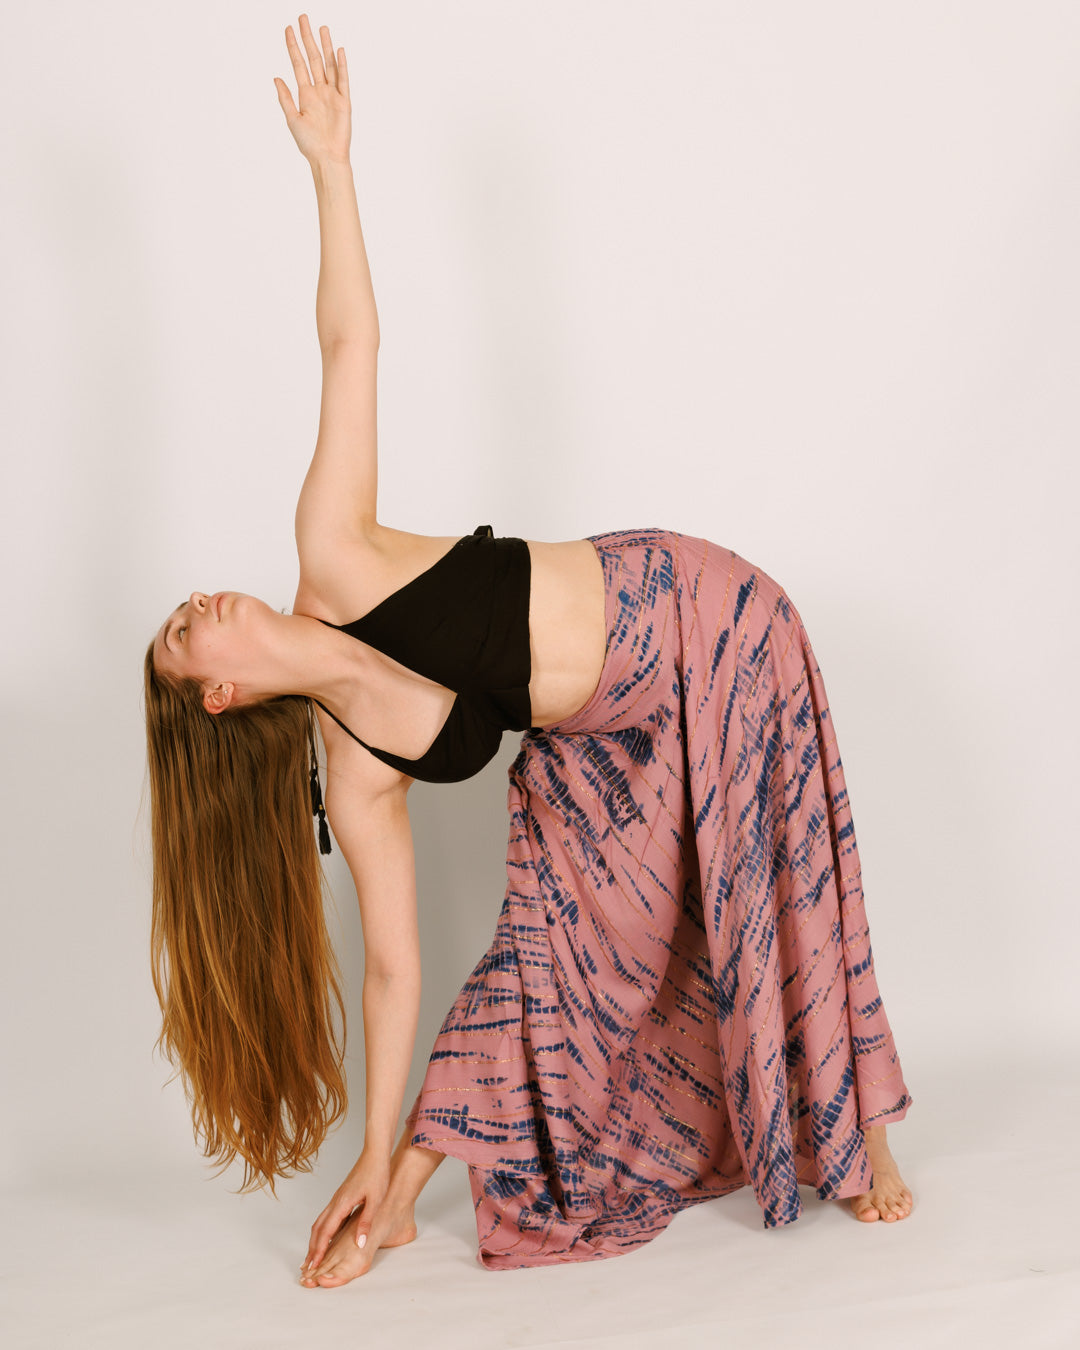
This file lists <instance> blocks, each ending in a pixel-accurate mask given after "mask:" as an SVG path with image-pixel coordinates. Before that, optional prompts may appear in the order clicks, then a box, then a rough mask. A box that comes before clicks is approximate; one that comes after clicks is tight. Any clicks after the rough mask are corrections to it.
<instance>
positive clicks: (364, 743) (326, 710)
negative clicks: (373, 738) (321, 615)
mask: <svg viewBox="0 0 1080 1350" xmlns="http://www.w3.org/2000/svg"><path fill="white" fill-rule="evenodd" d="M324 622H325V620H324ZM311 701H312V703H318V704H319V707H320V708H321V709H322V710H323V712H324V713H325V714H326V715H327V717H333V719H334V721H335V722H336V723H337V724H338V726H339V727H340V728H341V729H342V731H348V732H349V735H350V736H351V737H352V738H353V740H354V741H355V742H356V743H357V745H362V746H363V747H364V749H365V750H370V749H371V746H370V745H368V743H367V741H362V740H361V739H360V737H359V736H358V735H357V734H356V732H355V731H351V730H349V728H348V727H347V726H346V725H345V723H344V722H343V721H342V720H341V718H340V717H334V714H333V713H332V712H331V711H330V709H329V708H328V707H327V706H326V704H325V703H319V700H318V699H317V698H315V699H312V700H311Z"/></svg>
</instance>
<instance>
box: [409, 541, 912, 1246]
mask: <svg viewBox="0 0 1080 1350" xmlns="http://www.w3.org/2000/svg"><path fill="white" fill-rule="evenodd" d="M590 538H591V542H592V543H593V545H594V546H595V548H596V550H597V553H598V555H599V557H600V560H601V562H602V564H603V568H604V575H605V580H606V597H607V600H606V603H607V625H608V646H607V655H606V658H605V663H604V667H603V673H602V675H601V677H600V682H599V685H598V686H597V689H596V691H595V693H594V694H593V696H592V698H591V699H590V700H589V702H588V703H587V704H586V705H585V707H583V708H582V709H581V710H580V711H579V712H578V713H576V714H575V715H574V716H573V717H570V718H568V719H566V720H565V721H563V722H561V723H559V724H558V725H556V726H553V727H548V728H546V729H543V730H540V729H534V730H531V731H528V732H526V733H525V735H524V736H523V737H522V741H521V750H520V753H519V754H518V756H517V758H516V759H515V760H514V763H513V764H512V765H511V766H510V769H509V778H510V788H509V793H508V806H509V811H510V840H509V849H508V853H507V859H506V867H507V877H508V885H507V890H506V896H505V899H504V901H503V905H502V909H501V911H500V913H499V918H498V923H497V925H496V929H495V937H494V940H493V942H492V944H491V947H490V948H489V950H488V951H487V952H486V953H485V955H484V956H483V958H482V959H481V961H480V962H479V964H478V965H477V966H476V968H475V970H474V971H473V973H472V974H471V975H470V977H469V979H468V981H467V983H466V985H465V987H464V988H463V989H462V991H461V993H460V995H459V996H458V998H457V999H456V1000H455V1002H454V1004H453V1006H452V1007H451V1009H450V1011H449V1012H448V1013H447V1016H446V1019H445V1021H444V1023H443V1025H442V1028H441V1030H440V1032H439V1034H438V1037H437V1039H436V1041H435V1045H434V1048H433V1050H432V1054H431V1059H430V1063H429V1066H428V1069H427V1072H426V1076H425V1078H424V1082H423V1086H422V1088H421V1090H420V1093H419V1095H418V1096H417V1099H416V1102H415V1103H414V1105H413V1107H412V1110H411V1112H410V1114H409V1116H408V1120H407V1125H406V1128H407V1130H408V1131H409V1134H410V1142H411V1143H412V1144H417V1145H420V1146H422V1147H424V1148H429V1149H435V1150H437V1151H438V1152H441V1153H445V1154H451V1155H453V1156H454V1157H458V1158H461V1159H463V1160H464V1161H465V1162H466V1163H467V1164H468V1167H469V1177H470V1182H471V1186H472V1194H473V1199H474V1203H475V1208H476V1224H477V1234H478V1238H479V1253H478V1258H479V1260H480V1262H481V1263H482V1264H483V1265H484V1266H486V1267H488V1268H491V1269H513V1268H516V1267H521V1266H532V1265H542V1264H547V1263H551V1262H559V1261H589V1260H595V1259H598V1258H603V1257H609V1256H617V1255H619V1254H621V1253H623V1252H626V1251H629V1250H631V1249H632V1248H634V1247H638V1246H640V1245H641V1244H643V1243H645V1242H648V1241H649V1240H650V1239H651V1238H653V1237H655V1236H656V1235H657V1234H658V1233H659V1232H660V1231H661V1230H662V1229H663V1228H665V1227H666V1226H667V1224H668V1223H670V1221H671V1219H672V1217H673V1215H674V1214H675V1213H676V1212H677V1211H678V1210H680V1209H682V1208H683V1207H684V1206H686V1205H693V1204H698V1203H700V1202H701V1201H704V1200H710V1199H713V1198H714V1197H717V1196H721V1195H725V1194H727V1193H728V1192H730V1191H733V1190H735V1189H736V1188H738V1187H740V1186H745V1185H750V1186H752V1187H753V1189H754V1194H755V1196H756V1197H757V1200H758V1203H759V1204H760V1206H761V1209H762V1212H763V1215H764V1224H765V1227H766V1228H772V1227H777V1226H779V1225H781V1224H787V1223H791V1222H793V1221H794V1220H795V1219H797V1218H798V1217H799V1215H800V1214H801V1212H802V1201H801V1199H800V1194H799V1183H800V1182H801V1183H804V1184H808V1185H812V1186H814V1187H815V1188H816V1192H817V1195H818V1196H819V1197H820V1198H821V1199H823V1200H824V1199H837V1198H840V1197H843V1196H852V1195H858V1194H860V1193H862V1192H864V1191H867V1190H869V1188H870V1183H871V1169H870V1164H869V1160H868V1158H867V1153H866V1148H865V1144H864V1140H863V1136H862V1132H861V1129H860V1126H866V1125H870V1124H883V1123H887V1122H890V1121H896V1120H900V1119H902V1118H903V1117H904V1115H905V1114H906V1113H907V1109H908V1107H909V1106H910V1104H911V1101H912V1098H911V1096H910V1094H909V1093H908V1091H907V1087H906V1085H905V1083H904V1079H903V1075H902V1073H901V1068H900V1061H899V1058H898V1056H897V1052H896V1048H895V1046H894V1044H893V1037H892V1032H891V1030H890V1027H889V1022H888V1019H887V1017H886V1014H885V1008H884V1006H883V1004H882V1000H881V995H880V993H879V991H878V985H877V981H876V978H875V975H874V962H873V957H872V953H871V948H870V935H869V930H868V927H867V918H866V912H865V909H864V907H863V891H862V880H861V871H860V866H859V854H858V851H857V848H856V844H855V833H854V828H853V824H852V815H851V807H850V804H849V802H848V796H847V790H846V787H845V784H844V774H843V770H842V767H841V761H840V753H839V749H838V747H837V743H836V736H835V732H834V728H833V720H832V717H831V715H830V712H829V707H828V702H827V699H826V696H825V686H824V683H823V681H822V676H821V672H820V670H819V668H818V664H817V660H816V659H815V657H814V653H813V650H812V648H811V646H810V639H809V637H808V636H807V633H806V629H805V628H804V626H803V623H802V620H801V618H800V616H799V613H798V611H797V610H796V608H795V606H794V605H793V604H792V602H791V600H790V599H789V598H788V596H787V594H786V592H785V591H784V589H783V588H782V587H781V586H780V585H778V583H777V582H775V581H774V580H773V579H772V578H771V577H769V576H768V575H767V574H766V573H765V572H763V571H762V570H761V569H760V568H758V567H755V566H754V565H753V564H751V563H749V562H747V560H746V559H745V558H742V557H740V556H739V555H738V554H737V553H735V552H733V551H732V550H731V549H729V548H724V547H722V546H721V545H719V544H715V543H712V542H710V541H709V540H706V539H698V538H694V537H691V536H688V535H684V534H678V533H675V532H673V531H670V530H660V529H642V530H620V531H612V532H610V533H606V534H599V535H594V536H590Z"/></svg>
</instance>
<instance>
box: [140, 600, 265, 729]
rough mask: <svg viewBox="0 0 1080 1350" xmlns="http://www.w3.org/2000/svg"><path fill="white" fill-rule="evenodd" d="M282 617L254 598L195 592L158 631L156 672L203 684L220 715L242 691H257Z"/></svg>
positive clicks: (211, 707) (210, 706)
mask: <svg viewBox="0 0 1080 1350" xmlns="http://www.w3.org/2000/svg"><path fill="white" fill-rule="evenodd" d="M278 617H279V616H278V615H277V613H276V612H275V611H274V610H272V609H271V608H270V606H269V605H267V604H266V603H265V602H264V601H262V600H257V599H256V598H255V596H253V595H244V594H242V593H241V592H239V591H217V592H215V593H214V594H213V595H207V594H206V593H205V592H204V591H192V593H191V596H190V597H189V598H188V599H187V600H185V601H184V602H183V603H182V604H179V605H177V607H176V608H175V609H174V610H173V612H172V613H171V614H170V615H169V617H168V618H167V619H166V620H165V622H164V623H163V624H162V625H161V627H160V628H159V629H158V631H157V635H156V636H155V638H154V669H155V670H157V671H163V672H166V673H168V674H170V675H176V676H190V677H192V678H193V679H196V680H198V681H199V683H200V684H201V685H202V686H203V695H204V702H205V703H206V706H207V709H208V711H211V712H220V711H221V710H222V708H223V707H227V706H228V705H229V703H230V702H233V703H235V702H236V701H237V698H236V690H237V688H239V689H242V690H247V689H251V688H253V687H256V686H258V684H259V679H258V676H259V672H260V670H262V669H263V668H264V666H265V657H266V654H267V652H268V651H269V650H270V646H269V644H270V641H271V636H272V634H271V630H272V627H273V623H274V620H275V619H277V618H278ZM226 686H228V688H229V691H230V692H229V694H228V696H227V697H225V696H224V695H223V693H222V691H223V690H224V689H225V687H226ZM215 694H216V696H215ZM207 700H211V701H210V702H207ZM219 705H220V706H219Z"/></svg>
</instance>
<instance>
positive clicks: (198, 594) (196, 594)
mask: <svg viewBox="0 0 1080 1350" xmlns="http://www.w3.org/2000/svg"><path fill="white" fill-rule="evenodd" d="M207 599H208V597H207V596H206V595H205V594H204V593H203V592H202V591H192V592H191V596H190V603H191V607H192V609H198V610H202V609H205V608H206V603H207Z"/></svg>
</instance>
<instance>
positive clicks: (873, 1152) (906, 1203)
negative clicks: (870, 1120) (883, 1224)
mask: <svg viewBox="0 0 1080 1350" xmlns="http://www.w3.org/2000/svg"><path fill="white" fill-rule="evenodd" d="M863 1138H864V1139H865V1140H866V1152H867V1155H868V1156H869V1158H870V1167H871V1169H872V1171H873V1182H872V1184H871V1186H870V1189H869V1190H868V1191H867V1192H866V1193H865V1194H863V1195H853V1196H851V1211H852V1213H853V1214H854V1215H855V1217H856V1218H857V1219H861V1220H862V1221H863V1222H864V1223H873V1222H874V1221H875V1220H877V1219H885V1220H886V1221H887V1222H892V1223H895V1222H896V1220H897V1219H906V1218H907V1216H908V1215H909V1214H910V1213H911V1206H912V1204H913V1203H914V1202H913V1200H912V1196H911V1192H910V1191H909V1190H908V1188H907V1186H906V1185H905V1184H904V1179H903V1177H901V1175H900V1169H899V1168H898V1167H897V1165H896V1159H895V1158H894V1157H893V1155H892V1152H891V1151H890V1149H889V1145H888V1144H887V1143H886V1142H885V1126H884V1125H868V1126H867V1127H866V1129H864V1130H863Z"/></svg>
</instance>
